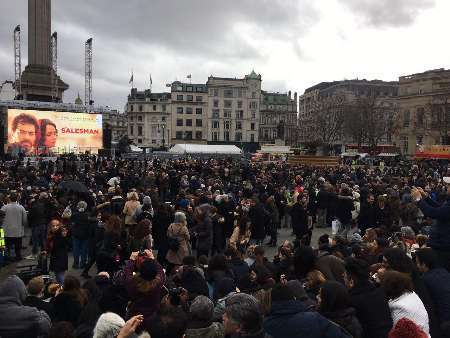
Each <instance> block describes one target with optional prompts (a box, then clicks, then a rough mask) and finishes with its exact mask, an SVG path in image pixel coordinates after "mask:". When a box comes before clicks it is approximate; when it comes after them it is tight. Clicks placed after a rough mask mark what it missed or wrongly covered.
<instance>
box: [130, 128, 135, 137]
mask: <svg viewBox="0 0 450 338" xmlns="http://www.w3.org/2000/svg"><path fill="white" fill-rule="evenodd" d="M133 134H134V127H133V126H130V135H133Z"/></svg>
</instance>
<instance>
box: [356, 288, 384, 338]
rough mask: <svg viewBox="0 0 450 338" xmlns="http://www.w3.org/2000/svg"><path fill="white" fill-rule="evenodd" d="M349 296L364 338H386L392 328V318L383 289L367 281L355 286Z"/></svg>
mask: <svg viewBox="0 0 450 338" xmlns="http://www.w3.org/2000/svg"><path fill="white" fill-rule="evenodd" d="M349 294H350V298H351V302H352V306H353V307H354V308H355V310H356V317H357V318H358V320H359V322H360V323H361V326H362V327H363V331H364V337H366V338H386V337H387V336H388V333H389V331H390V329H391V328H392V318H391V312H390V310H389V305H388V302H387V300H386V295H385V293H384V291H383V289H382V288H378V287H376V286H375V285H373V284H372V283H370V282H369V281H367V282H366V283H364V284H357V285H355V286H354V287H353V288H351V289H350V291H349Z"/></svg>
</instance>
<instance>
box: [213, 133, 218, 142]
mask: <svg viewBox="0 0 450 338" xmlns="http://www.w3.org/2000/svg"><path fill="white" fill-rule="evenodd" d="M212 140H213V141H218V140H219V133H218V132H217V131H213V132H212Z"/></svg>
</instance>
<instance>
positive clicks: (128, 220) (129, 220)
mask: <svg viewBox="0 0 450 338" xmlns="http://www.w3.org/2000/svg"><path fill="white" fill-rule="evenodd" d="M140 206H141V204H140V203H139V202H138V201H133V200H131V201H127V202H126V203H125V206H124V207H123V214H124V215H125V224H127V225H130V224H136V220H135V219H134V217H133V216H134V213H135V212H136V210H137V208H139V207H140Z"/></svg>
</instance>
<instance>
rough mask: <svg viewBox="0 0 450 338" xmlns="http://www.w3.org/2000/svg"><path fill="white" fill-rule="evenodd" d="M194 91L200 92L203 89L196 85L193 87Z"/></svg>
mask: <svg viewBox="0 0 450 338" xmlns="http://www.w3.org/2000/svg"><path fill="white" fill-rule="evenodd" d="M195 91H196V92H202V91H203V87H200V86H199V87H196V88H195Z"/></svg>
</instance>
